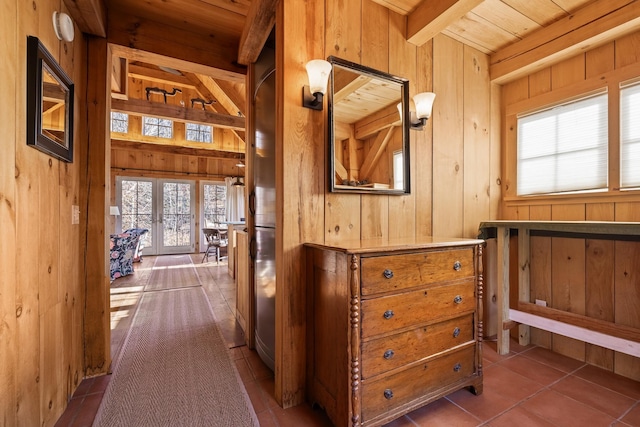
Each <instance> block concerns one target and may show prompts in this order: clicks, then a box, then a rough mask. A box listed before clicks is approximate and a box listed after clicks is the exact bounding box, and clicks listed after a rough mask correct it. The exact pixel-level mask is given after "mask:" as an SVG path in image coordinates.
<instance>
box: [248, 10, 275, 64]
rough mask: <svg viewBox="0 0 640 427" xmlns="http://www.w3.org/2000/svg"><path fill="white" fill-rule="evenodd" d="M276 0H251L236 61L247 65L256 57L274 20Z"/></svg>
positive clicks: (254, 60)
mask: <svg viewBox="0 0 640 427" xmlns="http://www.w3.org/2000/svg"><path fill="white" fill-rule="evenodd" d="M277 3H278V0H253V1H252V2H251V7H250V8H249V13H247V19H246V21H245V25H244V28H243V30H242V36H240V46H239V48H238V62H239V63H240V64H243V65H249V64H252V63H254V62H256V60H257V59H258V55H260V52H261V51H262V47H263V46H264V44H265V42H266V41H267V38H268V37H269V34H270V33H271V29H272V28H273V25H274V24H275V22H276V5H277Z"/></svg>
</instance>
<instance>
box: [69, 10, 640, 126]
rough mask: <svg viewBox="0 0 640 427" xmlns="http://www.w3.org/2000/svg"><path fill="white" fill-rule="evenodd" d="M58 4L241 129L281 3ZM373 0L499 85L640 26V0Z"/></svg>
mask: <svg viewBox="0 0 640 427" xmlns="http://www.w3.org/2000/svg"><path fill="white" fill-rule="evenodd" d="M64 1H65V4H66V5H67V7H68V8H69V10H70V11H71V14H72V16H73V18H74V19H75V20H76V22H77V23H78V26H79V27H80V29H81V30H82V31H83V32H86V33H90V34H94V35H99V36H102V37H104V36H107V38H108V40H109V41H110V42H112V43H113V44H114V45H116V46H118V47H117V48H114V52H115V54H116V55H117V56H120V57H123V58H126V59H127V61H129V63H131V64H132V65H131V67H130V68H129V73H138V75H139V74H140V73H142V72H144V71H145V70H150V71H149V72H150V73H152V74H150V75H148V77H149V79H150V81H153V79H156V81H157V79H162V78H166V77H169V76H168V75H167V73H162V72H161V71H160V70H159V69H158V68H157V67H154V66H150V65H148V64H155V65H160V66H165V67H169V68H173V69H176V70H179V71H180V73H179V74H180V75H179V76H174V77H172V78H173V79H174V80H175V79H176V78H179V79H183V80H186V81H187V83H188V84H190V85H193V86H194V87H196V89H197V90H198V92H199V93H200V94H201V95H202V97H203V98H210V97H215V99H216V100H217V101H219V102H218V103H217V105H216V106H215V107H211V112H212V113H217V114H219V115H225V114H226V115H229V116H234V119H233V120H231V121H230V120H227V121H224V120H223V122H224V123H226V124H227V125H228V127H230V128H232V129H235V130H237V131H238V132H241V131H240V130H239V129H237V126H238V120H237V118H238V117H237V116H238V114H237V113H238V111H240V112H241V115H243V113H244V108H245V107H244V99H243V97H244V90H243V88H242V87H241V86H242V85H243V83H244V74H245V73H246V68H245V67H244V66H243V65H241V64H245V65H246V64H249V63H251V62H253V61H255V59H256V58H257V55H258V53H259V52H260V50H261V48H262V46H263V44H264V42H265V40H266V39H267V36H268V35H269V32H270V30H271V28H272V26H273V22H274V19H275V8H276V4H277V2H278V0H170V1H167V0H145V1H140V0H64ZM347 1H356V0H347ZM373 1H375V2H376V3H379V4H380V5H382V6H385V7H387V8H388V9H390V10H392V11H394V12H396V13H399V14H401V15H403V16H405V17H406V20H407V35H406V37H407V40H409V41H410V42H412V43H414V44H416V45H421V44H424V43H425V42H427V41H428V40H430V39H431V38H432V37H433V36H434V35H436V34H438V33H443V34H445V35H447V36H450V37H452V38H454V39H456V40H458V41H460V42H462V43H464V44H466V45H469V46H472V47H474V48H476V49H478V50H479V51H481V52H484V53H486V54H488V55H489V56H490V58H491V70H490V72H491V78H492V80H494V81H495V82H497V83H504V82H507V81H510V80H513V79H515V78H517V77H519V76H521V75H524V74H526V73H530V72H532V71H535V70H537V69H540V68H542V67H545V66H548V65H550V64H551V63H553V62H556V61H559V60H561V59H563V58H566V57H568V56H571V55H575V54H577V53H579V52H580V51H581V50H582V49H585V48H588V47H594V46H596V45H598V44H602V43H605V42H607V41H609V40H611V39H613V38H615V37H618V36H620V35H621V34H624V33H628V32H631V31H634V30H636V29H637V28H638V26H639V25H640V0H373ZM107 17H108V19H107ZM107 22H108V23H109V24H108V25H107ZM190 58H196V59H197V62H198V64H194V63H193V62H192V61H189V59H190ZM136 61H138V62H140V65H138V63H137V62H136ZM144 64H147V65H144ZM117 68H118V67H117V66H116V67H114V70H116V69H117ZM114 72H117V71H114ZM163 76H164V77H163ZM114 79H116V78H115V77H114ZM167 81H168V82H171V80H167ZM168 84H172V83H168ZM218 119H219V120H222V118H221V117H218ZM229 123H230V124H229Z"/></svg>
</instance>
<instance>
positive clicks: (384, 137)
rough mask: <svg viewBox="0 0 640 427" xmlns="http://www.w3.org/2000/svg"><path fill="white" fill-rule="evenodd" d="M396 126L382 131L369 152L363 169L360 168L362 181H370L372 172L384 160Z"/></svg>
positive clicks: (363, 163)
mask: <svg viewBox="0 0 640 427" xmlns="http://www.w3.org/2000/svg"><path fill="white" fill-rule="evenodd" d="M395 129H396V126H391V127H389V129H387V130H386V131H381V132H380V133H379V134H378V136H377V137H376V140H375V141H374V143H373V146H372V147H371V149H370V150H369V154H367V158H366V159H364V162H362V167H361V168H360V176H359V179H360V181H362V180H365V179H367V180H368V179H369V176H370V175H371V171H373V170H374V169H375V167H376V165H377V164H378V161H380V159H381V158H382V155H383V154H384V150H386V149H387V144H388V143H389V140H391V137H392V136H393V132H394V131H395Z"/></svg>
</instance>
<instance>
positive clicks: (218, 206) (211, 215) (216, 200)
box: [203, 184, 227, 227]
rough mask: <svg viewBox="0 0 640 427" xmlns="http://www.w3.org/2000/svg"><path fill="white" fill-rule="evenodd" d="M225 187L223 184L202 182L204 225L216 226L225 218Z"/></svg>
mask: <svg viewBox="0 0 640 427" xmlns="http://www.w3.org/2000/svg"><path fill="white" fill-rule="evenodd" d="M226 194H227V187H226V186H225V185H223V184H204V206H203V209H204V226H205V227H217V226H219V225H220V223H222V222H223V221H224V220H225V202H226Z"/></svg>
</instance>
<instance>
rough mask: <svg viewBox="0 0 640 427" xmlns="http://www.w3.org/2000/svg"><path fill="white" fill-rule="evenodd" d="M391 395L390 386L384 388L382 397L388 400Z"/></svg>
mask: <svg viewBox="0 0 640 427" xmlns="http://www.w3.org/2000/svg"><path fill="white" fill-rule="evenodd" d="M392 397H393V390H391V389H390V388H388V389H386V390H385V391H384V398H385V399H387V400H390V399H391V398H392Z"/></svg>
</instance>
